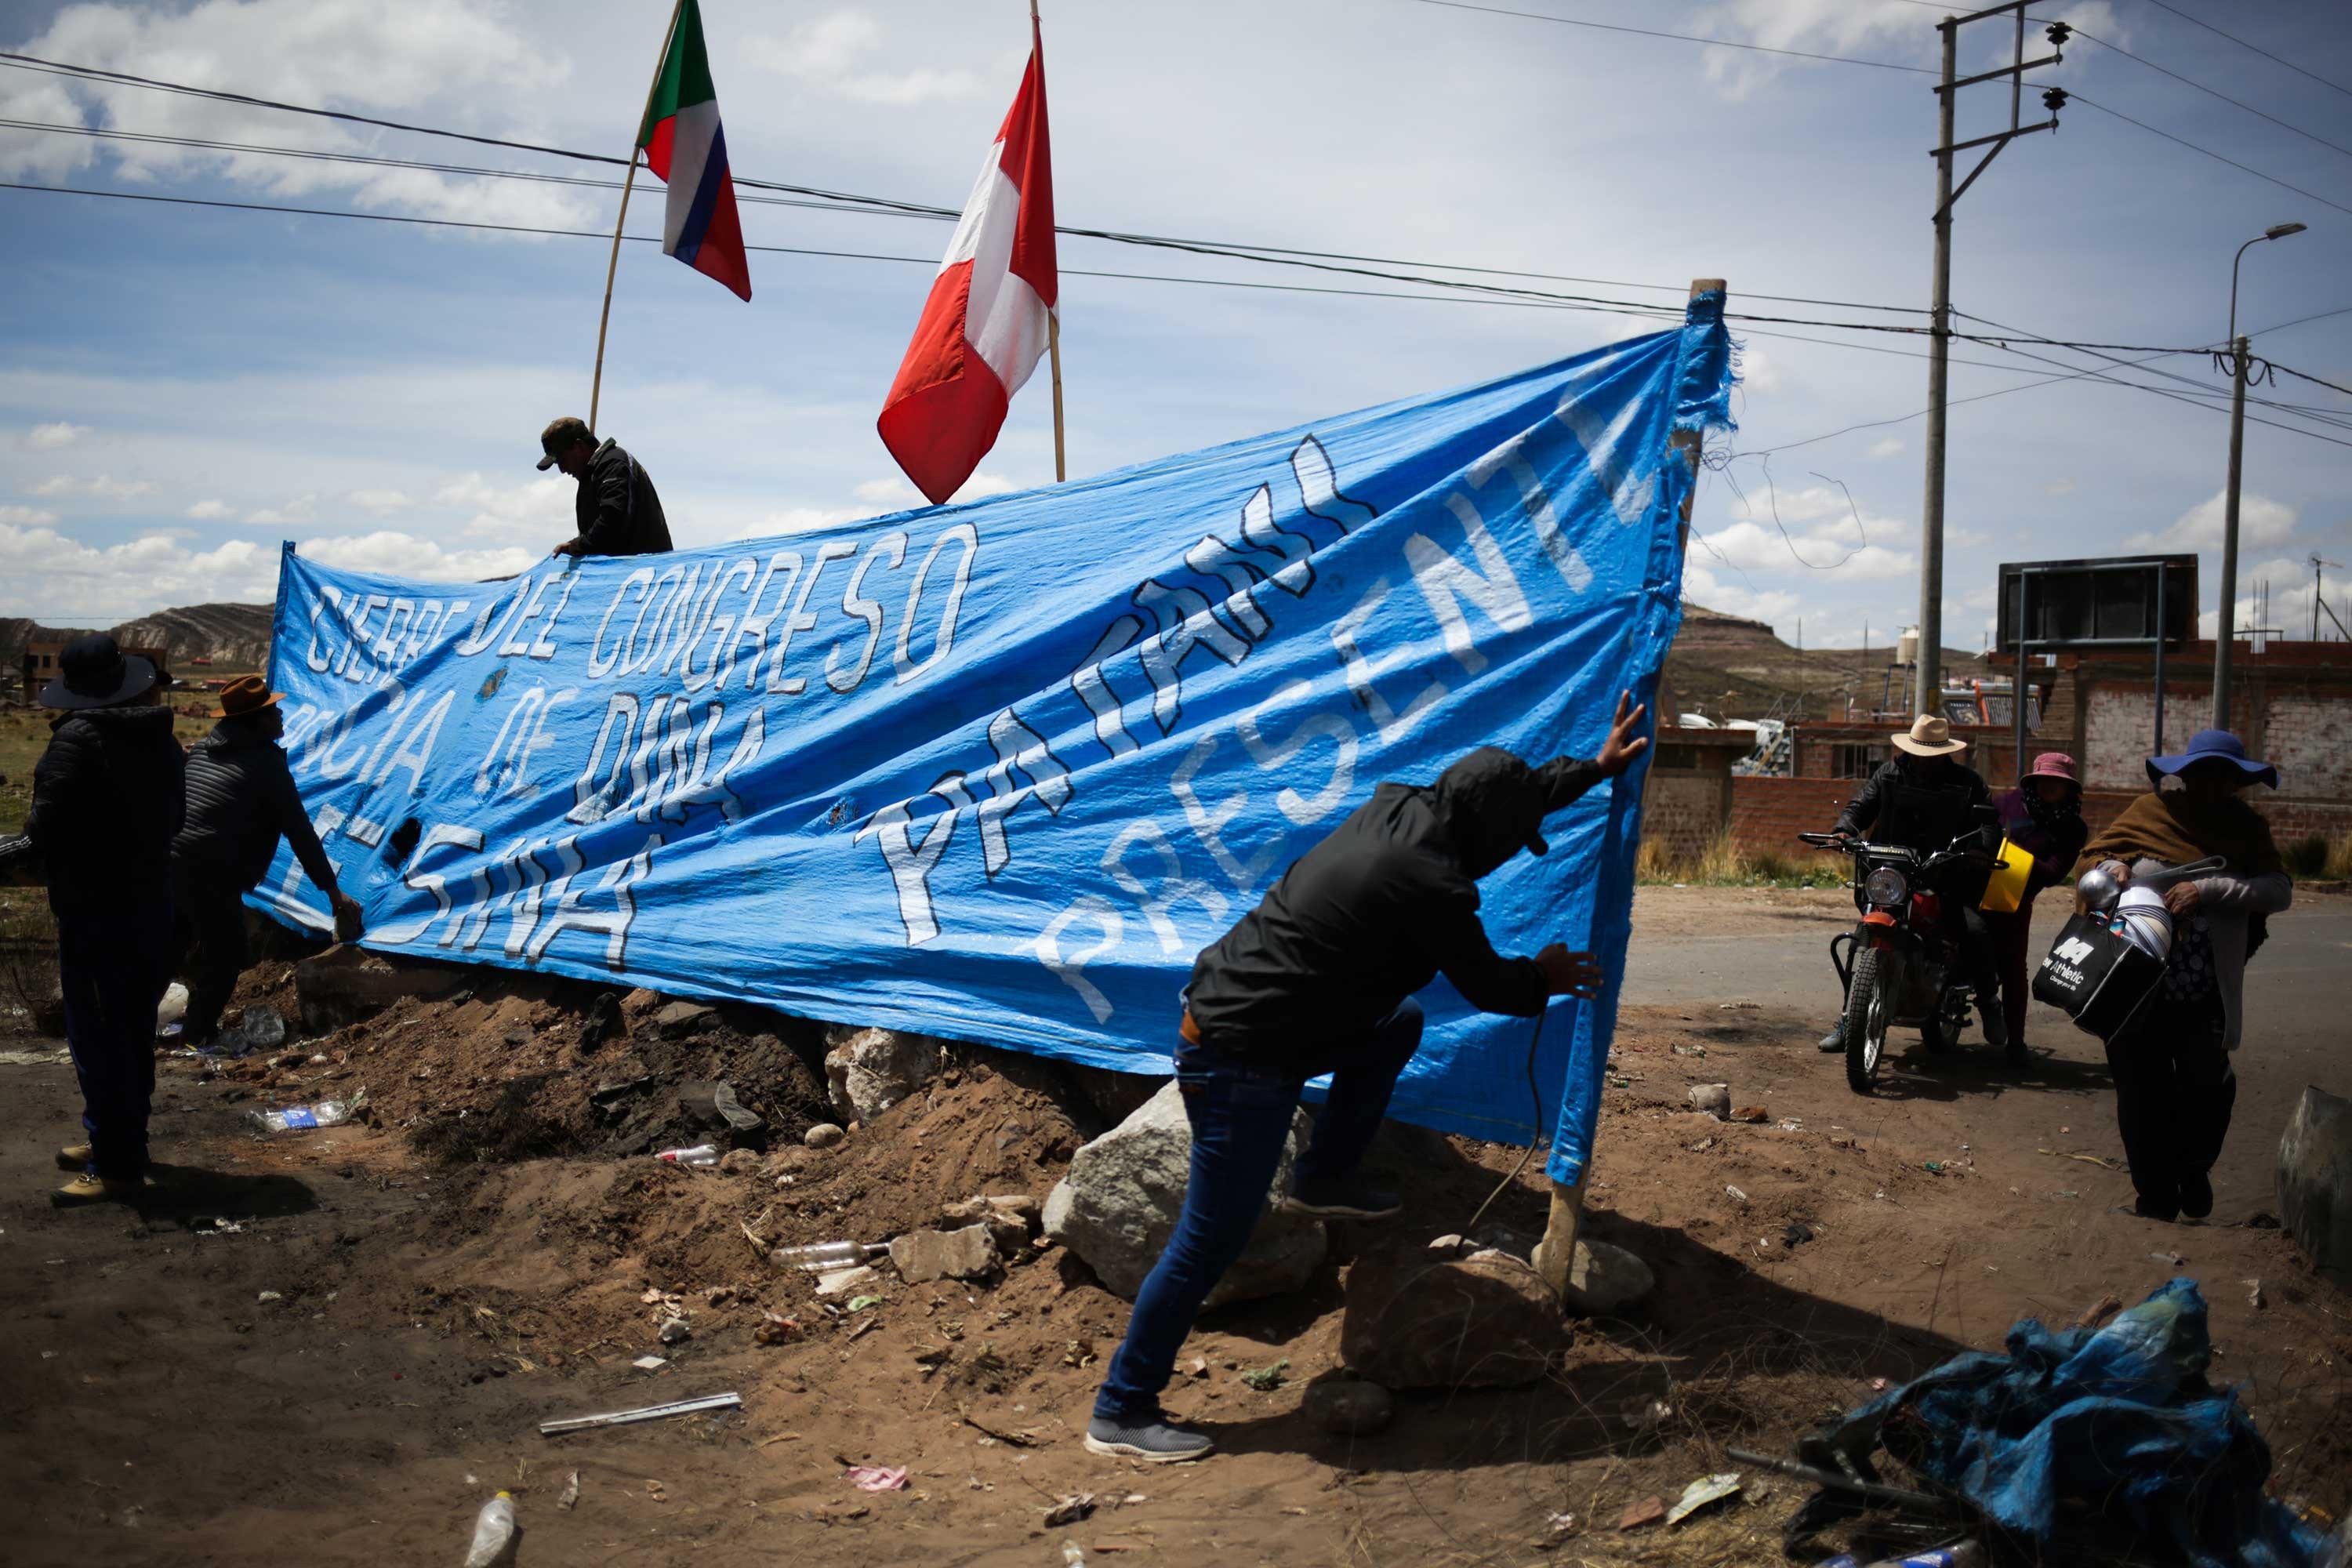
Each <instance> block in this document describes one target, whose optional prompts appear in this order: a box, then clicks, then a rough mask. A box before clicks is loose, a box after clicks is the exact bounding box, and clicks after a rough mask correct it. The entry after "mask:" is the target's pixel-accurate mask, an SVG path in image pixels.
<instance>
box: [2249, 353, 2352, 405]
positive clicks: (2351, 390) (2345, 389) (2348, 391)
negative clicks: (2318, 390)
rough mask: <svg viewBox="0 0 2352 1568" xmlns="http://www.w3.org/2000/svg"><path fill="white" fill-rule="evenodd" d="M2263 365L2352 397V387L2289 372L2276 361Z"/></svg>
mask: <svg viewBox="0 0 2352 1568" xmlns="http://www.w3.org/2000/svg"><path fill="white" fill-rule="evenodd" d="M2263 363H2264V364H2267V365H2269V366H2270V367H2271V368H2272V369H2273V370H2274V371H2277V372H2279V373H2280V374H2284V375H2291V376H2293V377H2294V378H2295V380H2297V381H2308V382H2311V383H2312V384H2315V385H2318V386H2324V387H2326V388H2327V390H2328V391H2330V392H2340V393H2342V394H2343V395H2345V396H2347V397H2352V386H2342V385H2338V384H2336V383H2335V382H2332V381H2328V380H2326V379H2324V378H2322V377H2320V376H2316V375H2306V374H2304V373H2303V372H2302V371H2299V370H2288V369H2287V367H2286V366H2284V365H2283V364H2281V363H2278V362H2277V361H2275V360H2264V361H2263Z"/></svg>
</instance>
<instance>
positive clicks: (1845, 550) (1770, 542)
mask: <svg viewBox="0 0 2352 1568" xmlns="http://www.w3.org/2000/svg"><path fill="white" fill-rule="evenodd" d="M1748 505H1749V511H1750V515H1749V516H1748V517H1745V518H1742V519H1739V520H1738V521H1732V522H1728V523H1726V524H1724V525H1723V526H1722V527H1720V528H1717V529H1713V530H1711V531H1708V532H1707V533H1706V542H1705V544H1703V545H1701V544H1694V545H1693V547H1692V551H1693V553H1694V554H1698V553H1705V554H1706V555H1707V556H1708V557H1709V558H1710V559H1720V560H1721V561H1723V562H1726V563H1729V564H1730V565H1732V566H1734V567H1737V568H1738V569H1739V570H1740V571H1743V572H1791V571H1794V572H1807V571H1811V572H1820V573H1824V574H1829V575H1832V576H1835V577H1840V578H1845V579H1849V580H1864V581H1873V580H1879V579H1885V578H1894V577H1906V576H1909V575H1911V574H1913V573H1915V572H1916V571H1917V570H1918V557H1917V556H1916V554H1914V553H1913V552H1910V551H1908V550H1898V549H1894V548H1891V547H1889V546H1887V545H1885V544H1882V543H1879V542H1877V541H1880V540H1885V539H1899V538H1902V537H1904V534H1905V530H1906V527H1907V526H1908V525H1907V524H1906V523H1905V522H1903V521H1901V520H1900V519H1896V518H1889V517H1874V516H1872V515H1870V514H1869V513H1866V512H1864V511H1861V510H1859V509H1858V508H1857V507H1856V506H1855V505H1854V504H1853V502H1852V501H1851V500H1848V499H1847V497H1846V494H1845V492H1844V491H1843V490H1842V489H1836V488H1834V487H1832V486H1827V485H1811V486H1807V487H1806V488H1805V489H1799V490H1783V491H1780V496H1779V500H1778V511H1779V514H1780V526H1778V527H1776V526H1774V524H1773V511H1774V509H1775V502H1774V500H1773V499H1772V496H1771V495H1770V493H1769V492H1764V491H1759V490H1756V489H1750V490H1749V492H1748ZM1784 529H1785V530H1786V532H1785V534H1784V533H1783V530H1784ZM1709 607H1710V608H1714V607H1717V606H1714V605H1710V606H1709Z"/></svg>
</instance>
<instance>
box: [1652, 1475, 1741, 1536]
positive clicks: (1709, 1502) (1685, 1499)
mask: <svg viewBox="0 0 2352 1568" xmlns="http://www.w3.org/2000/svg"><path fill="white" fill-rule="evenodd" d="M1738 1495H1739V1477H1738V1475H1737V1474H1734V1473H1727V1474H1724V1475H1719V1476H1701V1477H1700V1478H1699V1479H1696V1480H1695V1481H1693V1482H1692V1483H1691V1484H1690V1485H1688V1486H1686V1487H1685V1488H1684V1489H1683V1495H1682V1497H1681V1498H1680V1499H1679V1500H1676V1502H1675V1506H1674V1507H1673V1508H1671V1509H1669V1510H1666V1522H1667V1523H1668V1524H1680V1523H1681V1522H1682V1521H1685V1520H1686V1519H1688V1518H1689V1517H1690V1516H1691V1515H1693V1514H1695V1513H1696V1512H1697V1511H1698V1510H1701V1509H1703V1508H1709V1507H1712V1506H1713V1505H1714V1504H1716V1503H1719V1502H1721V1501H1722V1500H1724V1499H1726V1498H1727V1497H1737V1496H1738Z"/></svg>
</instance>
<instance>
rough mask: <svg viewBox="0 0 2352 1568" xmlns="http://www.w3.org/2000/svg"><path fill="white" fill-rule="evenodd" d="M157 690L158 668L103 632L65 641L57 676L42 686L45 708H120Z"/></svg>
mask: <svg viewBox="0 0 2352 1568" xmlns="http://www.w3.org/2000/svg"><path fill="white" fill-rule="evenodd" d="M153 689H155V667H154V665H153V664H152V663H151V662H149V661H148V660H146V659H143V658H140V657H139V656H138V655H137V654H126V653H124V652H123V651H122V649H121V647H119V646H118V645H117V644H116V643H115V640H114V639H113V638H112V637H109V636H107V635H106V634H105V633H104V632H92V633H90V634H89V636H88V637H76V638H74V640H73V641H71V642H69V643H68V644H66V646H65V649H64V651H63V652H61V653H59V654H58V675H57V678H56V679H53V680H51V681H50V682H49V683H48V684H47V686H44V687H42V688H41V696H40V703H41V706H42V707H44V708H63V709H68V710H79V709H85V708H120V707H122V706H123V705H125V704H127V703H129V702H131V701H133V700H135V699H138V698H141V697H144V696H145V695H146V694H147V693H148V692H150V691H152V690H153Z"/></svg>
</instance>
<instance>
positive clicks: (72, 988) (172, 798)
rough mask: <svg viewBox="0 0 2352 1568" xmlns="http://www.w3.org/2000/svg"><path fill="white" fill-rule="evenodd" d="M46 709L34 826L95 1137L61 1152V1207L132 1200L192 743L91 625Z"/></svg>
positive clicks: (151, 1082) (139, 1175)
mask: <svg viewBox="0 0 2352 1568" xmlns="http://www.w3.org/2000/svg"><path fill="white" fill-rule="evenodd" d="M58 668H59V671H60V673H59V674H58V678H57V679H55V680H52V681H50V682H49V684H48V685H47V686H46V687H44V688H42V689H41V697H40V701H41V706H42V707H44V708H57V709H62V710H64V711H63V712H62V714H61V715H60V716H59V717H58V720H57V721H56V722H55V725H54V727H53V729H52V730H51V731H50V735H49V744H48V749H47V751H45V752H42V753H41V760H40V762H39V763H37V764H35V766H34V768H33V810H32V815H31V816H29V817H27V818H26V822H25V833H26V837H29V838H31V839H32V841H33V844H34V847H35V848H36V850H37V852H38V854H39V855H40V858H41V863H42V868H43V870H44V872H45V874H46V876H47V881H48V888H49V908H50V909H51V910H55V911H56V913H57V918H58V984H59V987H60V989H61V990H62V991H63V992H64V996H65V1011H66V1044H67V1046H68V1047H69V1048H70V1049H71V1050H72V1052H73V1063H74V1076H75V1077H76V1078H78V1079H80V1082H81V1100H82V1115H81V1124H82V1127H83V1128H84V1130H86V1131H88V1132H89V1142H87V1143H78V1144H70V1145H68V1146H67V1147H66V1148H63V1149H60V1150H58V1165H59V1166H61V1167H63V1168H64V1169H66V1170H68V1171H72V1172H75V1173H76V1175H75V1177H74V1179H73V1180H72V1181H70V1182H68V1183H67V1184H65V1185H64V1186H63V1187H62V1188H60V1189H58V1192H57V1194H55V1196H54V1197H53V1198H52V1200H51V1201H52V1202H54V1203H56V1204H58V1205H60V1206H66V1205H75V1204H87V1203H95V1202H98V1201H100V1200H102V1199H116V1200H129V1199H131V1198H133V1197H135V1196H136V1195H137V1194H138V1192H139V1189H140V1187H141V1186H142V1185H143V1184H145V1182H146V1179H147V1113H148V1109H149V1106H150V1104H151V1102H152V1100H153V1099H154V1095H155V1008H156V1005H157V1004H159V1003H160V1002H162V1001H163V988H164V986H165V985H166V984H168V983H169V980H170V977H171V969H170V960H171V946H172V884H171V844H172V835H173V834H174V833H176V832H178V831H179V828H180V767H181V760H180V743H179V742H177V741H175V740H173V738H172V710H170V709H169V708H163V707H158V706H155V705H154V704H153V698H154V695H155V689H156V681H155V667H154V666H153V665H152V664H150V663H148V662H147V660H145V659H143V658H125V657H124V656H123V653H122V650H121V648H119V647H116V646H115V642H114V639H113V638H112V637H108V636H106V635H105V634H104V633H93V634H91V635H90V636H89V637H77V638H75V639H74V640H73V641H72V642H70V643H68V644H67V645H66V647H65V651H64V652H63V653H62V654H60V655H59V656H58Z"/></svg>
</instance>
